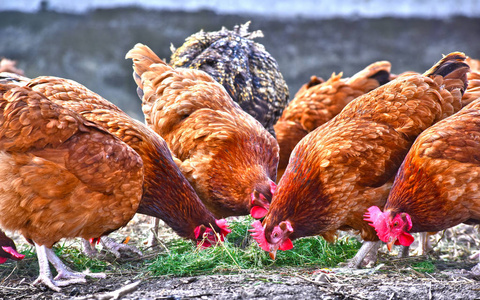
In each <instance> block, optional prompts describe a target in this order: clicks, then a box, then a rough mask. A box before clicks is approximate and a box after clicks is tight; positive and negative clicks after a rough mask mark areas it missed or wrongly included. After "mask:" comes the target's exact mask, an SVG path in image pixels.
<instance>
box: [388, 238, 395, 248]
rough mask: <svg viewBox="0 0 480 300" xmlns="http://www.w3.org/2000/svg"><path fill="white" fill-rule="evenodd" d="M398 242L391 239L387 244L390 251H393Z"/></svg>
mask: <svg viewBox="0 0 480 300" xmlns="http://www.w3.org/2000/svg"><path fill="white" fill-rule="evenodd" d="M396 241H397V238H394V237H390V239H389V240H388V243H387V248H388V251H392V247H393V244H395V242H396Z"/></svg>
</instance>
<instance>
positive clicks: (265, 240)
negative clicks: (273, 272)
mask: <svg viewBox="0 0 480 300" xmlns="http://www.w3.org/2000/svg"><path fill="white" fill-rule="evenodd" d="M252 227H253V229H250V230H249V231H250V232H252V237H253V238H254V239H255V240H256V241H257V243H258V245H259V246H260V248H262V249H263V250H265V251H268V252H270V257H271V258H272V259H275V257H276V254H277V250H282V251H286V250H290V249H292V248H293V243H292V240H290V238H289V236H290V234H291V233H292V232H293V227H292V224H290V222H289V221H282V222H280V224H278V225H277V226H275V227H274V228H273V230H272V232H271V233H270V234H268V233H265V228H264V227H263V225H262V223H261V222H260V221H258V220H257V221H255V222H253V223H252Z"/></svg>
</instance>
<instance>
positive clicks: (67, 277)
mask: <svg viewBox="0 0 480 300" xmlns="http://www.w3.org/2000/svg"><path fill="white" fill-rule="evenodd" d="M35 248H36V250H37V257H38V265H39V269H40V271H39V273H40V274H39V275H38V278H37V279H36V280H35V281H34V282H33V284H34V285H38V284H41V283H43V284H45V285H46V286H48V287H49V288H51V289H52V290H54V291H57V292H59V291H60V287H61V286H67V285H70V284H74V283H86V282H87V280H86V279H85V276H86V275H87V274H85V273H80V272H74V271H72V270H71V269H70V268H69V267H67V266H66V265H65V264H64V263H63V262H62V261H61V260H60V258H58V257H57V256H56V255H55V252H53V250H52V249H51V248H47V247H46V246H45V245H42V246H40V245H38V244H36V243H35ZM49 262H50V263H51V264H52V265H53V266H54V268H55V269H56V270H57V273H58V274H57V276H56V277H55V278H54V279H52V273H51V270H50V266H49ZM88 276H90V277H95V278H105V274H103V273H96V274H92V273H89V274H88ZM60 279H64V280H60Z"/></svg>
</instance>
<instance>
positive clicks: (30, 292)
mask: <svg viewBox="0 0 480 300" xmlns="http://www.w3.org/2000/svg"><path fill="white" fill-rule="evenodd" d="M440 267H442V266H437V268H440ZM462 267H467V268H468V267H471V264H470V265H469V266H467V265H462V264H454V265H448V266H447V265H445V266H444V268H445V269H444V270H442V271H439V272H437V273H434V274H428V275H425V274H422V273H414V272H412V270H410V271H408V270H403V272H398V271H395V270H386V271H382V266H381V265H380V268H378V266H377V268H375V269H370V270H355V271H351V273H348V271H347V270H345V269H333V270H330V273H323V272H321V271H319V272H308V271H306V270H300V269H288V270H287V269H284V270H278V271H277V272H270V273H266V272H261V273H253V272H245V273H239V274H230V275H208V276H207V275H205V276H196V277H181V278H170V277H159V278H147V279H145V278H142V279H139V278H135V276H133V275H128V274H127V275H121V274H113V275H112V274H108V277H107V278H106V279H100V280H97V279H95V280H94V279H90V280H89V281H88V283H87V284H84V285H73V286H68V287H64V288H62V291H61V292H59V293H58V292H53V291H51V290H48V289H46V288H44V287H34V286H32V285H30V282H32V281H33V280H34V277H32V278H26V279H22V280H7V281H5V282H4V283H3V284H2V286H1V289H0V299H12V300H13V299H38V300H40V299H120V298H121V299H172V300H176V299H449V300H453V299H480V283H479V282H478V281H476V280H475V279H472V278H469V276H468V275H466V272H465V270H464V269H463V270H462V269H461V268H462Z"/></svg>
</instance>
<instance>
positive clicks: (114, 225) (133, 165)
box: [0, 84, 143, 291]
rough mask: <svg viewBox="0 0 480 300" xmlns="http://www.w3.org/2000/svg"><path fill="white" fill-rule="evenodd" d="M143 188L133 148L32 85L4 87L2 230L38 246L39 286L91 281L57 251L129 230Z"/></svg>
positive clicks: (0, 112) (0, 93)
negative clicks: (66, 241) (78, 240)
mask: <svg viewBox="0 0 480 300" xmlns="http://www.w3.org/2000/svg"><path fill="white" fill-rule="evenodd" d="M142 185H143V164H142V160H141V158H140V156H139V155H138V154H137V153H136V152H135V151H134V150H133V149H132V148H130V147H129V146H128V145H127V144H125V143H123V142H122V141H120V140H119V139H118V138H116V137H114V136H113V135H111V134H110V133H108V132H106V131H105V130H104V129H102V128H101V127H99V126H97V125H95V124H93V123H91V122H89V121H87V120H85V118H83V117H82V116H80V115H79V114H77V113H75V112H73V111H71V110H69V109H66V108H63V107H61V106H59V105H56V104H54V103H52V102H51V101H50V100H48V99H47V98H46V97H45V96H44V95H42V94H41V93H38V92H36V91H33V90H32V89H31V88H30V87H22V86H18V85H14V84H0V227H1V228H2V229H5V230H10V231H19V232H20V233H21V234H22V235H23V236H24V237H25V238H26V239H27V240H28V241H30V242H31V243H32V244H35V247H36V250H37V257H38V261H39V266H40V275H39V277H38V279H37V280H36V281H35V283H36V284H38V283H44V284H46V285H47V286H49V287H50V288H52V289H54V290H57V291H58V290H59V289H60V288H59V286H62V285H68V284H71V283H76V282H85V278H84V277H85V274H82V273H74V272H72V271H71V270H69V269H68V268H67V267H66V266H65V265H64V264H63V263H62V262H61V260H60V259H59V258H58V257H57V256H56V255H55V253H54V252H53V250H52V246H53V245H54V244H55V243H56V242H58V241H59V240H60V239H62V238H74V237H82V238H84V239H90V238H98V237H101V236H103V235H107V234H109V233H110V232H112V231H114V230H116V229H118V228H120V227H122V226H124V225H126V224H127V222H128V221H129V220H130V219H131V218H132V217H133V216H134V214H135V212H136V211H137V208H138V205H139V203H140V199H141V195H142ZM49 262H50V263H52V265H53V266H54V267H55V268H56V269H57V272H58V275H57V277H56V278H55V279H52V276H51V272H50V268H49ZM95 276H97V277H104V275H103V274H97V275H95ZM60 279H64V280H60Z"/></svg>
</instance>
